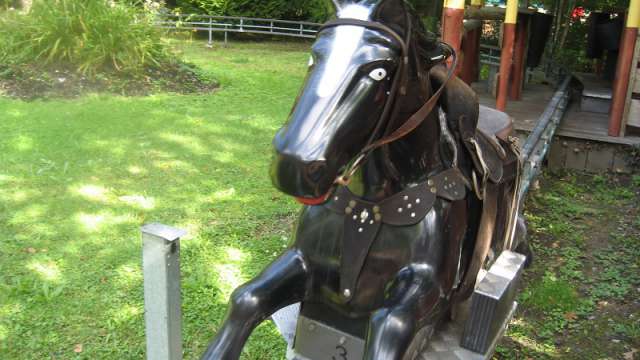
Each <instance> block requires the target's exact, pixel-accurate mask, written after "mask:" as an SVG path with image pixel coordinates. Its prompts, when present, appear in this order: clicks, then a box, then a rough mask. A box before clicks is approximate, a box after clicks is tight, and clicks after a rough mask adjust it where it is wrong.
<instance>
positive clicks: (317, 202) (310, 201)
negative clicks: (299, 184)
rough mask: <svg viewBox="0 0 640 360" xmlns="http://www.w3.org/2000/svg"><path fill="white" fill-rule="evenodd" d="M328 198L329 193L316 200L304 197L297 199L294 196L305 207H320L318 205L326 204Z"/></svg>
mask: <svg viewBox="0 0 640 360" xmlns="http://www.w3.org/2000/svg"><path fill="white" fill-rule="evenodd" d="M328 198H329V193H326V194H324V195H322V196H320V197H317V198H304V197H298V196H296V200H297V201H298V202H299V203H301V204H302V205H307V206H314V205H320V204H324V203H325V202H327V199H328Z"/></svg>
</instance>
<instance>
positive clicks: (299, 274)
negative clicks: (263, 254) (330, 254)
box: [202, 250, 308, 360]
mask: <svg viewBox="0 0 640 360" xmlns="http://www.w3.org/2000/svg"><path fill="white" fill-rule="evenodd" d="M307 278H308V276H307V265H306V264H305V261H304V258H303V256H302V254H301V253H300V252H299V251H297V250H289V251H287V252H286V253H284V254H283V255H282V256H280V257H279V258H278V259H277V260H275V261H274V262H273V263H271V265H269V267H268V268H267V269H266V270H264V271H263V272H262V273H261V274H260V275H259V276H258V277H257V278H255V279H254V280H252V281H250V282H248V283H246V284H244V285H242V286H241V287H239V288H237V289H236V290H235V291H234V292H233V294H232V295H231V299H230V301H229V308H228V310H227V315H226V318H225V320H224V323H223V325H222V327H221V328H220V330H219V331H218V333H217V335H216V337H215V338H214V339H213V341H212V342H211V344H210V345H209V348H208V349H207V352H206V353H205V354H204V355H203V357H202V359H203V360H236V359H238V358H239V357H240V353H241V352H242V348H243V347H244V344H245V342H246V341H247V338H248V337H249V335H251V332H252V331H253V329H254V328H255V327H256V326H258V325H259V324H260V323H261V322H262V321H264V320H265V319H266V318H267V317H269V316H271V314H273V313H274V312H276V311H277V310H279V309H281V308H283V307H285V306H288V305H290V304H293V303H296V302H299V301H302V300H303V298H304V296H305V293H306V288H307V286H306V284H307Z"/></svg>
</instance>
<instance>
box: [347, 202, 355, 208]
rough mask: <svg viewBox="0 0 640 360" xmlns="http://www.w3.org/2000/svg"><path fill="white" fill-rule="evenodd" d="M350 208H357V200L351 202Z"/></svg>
mask: <svg viewBox="0 0 640 360" xmlns="http://www.w3.org/2000/svg"><path fill="white" fill-rule="evenodd" d="M349 207H352V208H354V207H356V201H355V200H351V201H349Z"/></svg>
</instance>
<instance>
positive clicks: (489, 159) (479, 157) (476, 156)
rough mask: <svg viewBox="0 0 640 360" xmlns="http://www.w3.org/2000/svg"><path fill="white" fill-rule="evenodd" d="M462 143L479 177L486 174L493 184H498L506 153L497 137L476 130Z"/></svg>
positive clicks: (502, 171)
mask: <svg viewBox="0 0 640 360" xmlns="http://www.w3.org/2000/svg"><path fill="white" fill-rule="evenodd" d="M464 144H465V146H466V148H467V150H468V151H469V154H471V159H472V160H473V165H474V167H475V169H476V171H477V173H478V174H479V175H480V177H481V178H484V177H485V176H486V177H487V178H488V179H489V180H491V182H493V183H494V184H499V183H500V181H501V180H502V176H503V174H504V162H505V160H506V158H507V154H506V152H505V150H504V148H503V147H502V145H500V143H498V141H497V139H496V138H495V137H494V136H489V135H486V134H485V133H484V132H482V131H481V130H477V131H476V133H475V136H473V137H471V138H469V139H465V141H464Z"/></svg>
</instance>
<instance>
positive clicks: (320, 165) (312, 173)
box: [306, 161, 327, 182]
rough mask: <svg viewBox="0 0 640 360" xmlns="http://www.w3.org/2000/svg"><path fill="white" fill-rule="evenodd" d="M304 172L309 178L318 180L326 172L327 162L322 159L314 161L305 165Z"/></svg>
mask: <svg viewBox="0 0 640 360" xmlns="http://www.w3.org/2000/svg"><path fill="white" fill-rule="evenodd" d="M306 173H307V177H308V179H309V180H311V181H313V182H319V181H321V180H323V178H324V176H325V175H326V173H327V164H326V163H325V162H324V161H314V162H312V163H310V164H309V165H307V171H306Z"/></svg>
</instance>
